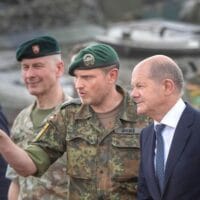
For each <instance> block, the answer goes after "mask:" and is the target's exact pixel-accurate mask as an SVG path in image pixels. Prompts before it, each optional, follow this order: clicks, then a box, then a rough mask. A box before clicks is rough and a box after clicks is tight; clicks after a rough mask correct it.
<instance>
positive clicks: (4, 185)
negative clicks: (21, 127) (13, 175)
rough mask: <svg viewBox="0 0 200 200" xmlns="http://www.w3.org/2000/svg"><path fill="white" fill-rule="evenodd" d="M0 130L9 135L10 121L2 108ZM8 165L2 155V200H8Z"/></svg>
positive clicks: (0, 160)
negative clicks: (6, 174)
mask: <svg viewBox="0 0 200 200" xmlns="http://www.w3.org/2000/svg"><path fill="white" fill-rule="evenodd" d="M0 129H2V130H4V131H5V132H6V133H7V134H8V135H9V126H8V121H7V119H6V117H5V115H4V114H3V112H2V110H1V106H0ZM6 168H7V163H6V161H5V160H4V159H3V158H2V156H1V155H0V200H7V192H8V187H9V184H10V181H9V180H8V179H6V178H5V173H6Z"/></svg>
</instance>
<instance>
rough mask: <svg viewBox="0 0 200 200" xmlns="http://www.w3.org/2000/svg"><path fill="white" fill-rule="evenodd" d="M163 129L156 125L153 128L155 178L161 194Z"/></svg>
mask: <svg viewBox="0 0 200 200" xmlns="http://www.w3.org/2000/svg"><path fill="white" fill-rule="evenodd" d="M164 128H165V125H164V124H158V125H156V127H155V133H156V140H157V146H156V149H157V152H156V170H155V171H156V176H157V178H158V182H159V186H160V190H161V192H162V191H163V185H164V141H163V137H162V134H161V133H162V131H163V129H164Z"/></svg>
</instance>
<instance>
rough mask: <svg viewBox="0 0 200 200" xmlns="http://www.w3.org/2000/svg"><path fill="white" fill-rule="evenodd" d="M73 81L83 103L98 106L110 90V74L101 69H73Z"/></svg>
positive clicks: (102, 102)
mask: <svg viewBox="0 0 200 200" xmlns="http://www.w3.org/2000/svg"><path fill="white" fill-rule="evenodd" d="M74 75H75V78H74V83H75V88H76V90H77V93H78V95H79V97H80V99H81V101H82V103H84V104H89V105H91V106H92V107H98V106H101V105H102V104H104V102H105V100H106V98H107V97H108V95H109V92H110V87H111V86H110V85H111V84H110V76H109V74H105V73H104V72H103V71H102V70H101V69H91V70H75V71H74Z"/></svg>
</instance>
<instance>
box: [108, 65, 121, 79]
mask: <svg viewBox="0 0 200 200" xmlns="http://www.w3.org/2000/svg"><path fill="white" fill-rule="evenodd" d="M118 73H119V70H118V69H117V68H112V69H111V70H110V71H109V80H110V82H116V81H117V78H118Z"/></svg>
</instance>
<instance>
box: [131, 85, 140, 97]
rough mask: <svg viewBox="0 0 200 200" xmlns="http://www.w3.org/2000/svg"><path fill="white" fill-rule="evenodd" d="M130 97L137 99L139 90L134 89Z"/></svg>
mask: <svg viewBox="0 0 200 200" xmlns="http://www.w3.org/2000/svg"><path fill="white" fill-rule="evenodd" d="M130 96H131V97H132V98H133V99H134V98H137V97H138V96H139V93H138V91H137V89H136V88H135V87H134V88H132V89H131V91H130Z"/></svg>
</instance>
